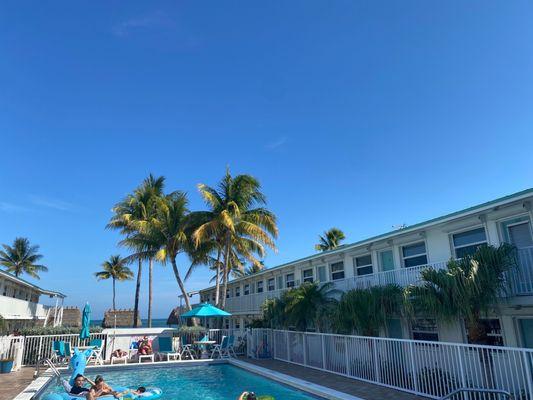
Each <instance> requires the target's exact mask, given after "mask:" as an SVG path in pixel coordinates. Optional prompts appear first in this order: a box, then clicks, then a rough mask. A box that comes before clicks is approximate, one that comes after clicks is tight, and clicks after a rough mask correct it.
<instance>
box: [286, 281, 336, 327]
mask: <svg viewBox="0 0 533 400" xmlns="http://www.w3.org/2000/svg"><path fill="white" fill-rule="evenodd" d="M331 286H332V285H331V283H327V284H323V285H319V284H318V283H316V282H314V283H311V282H305V283H304V284H303V285H301V286H300V287H298V288H296V289H293V290H290V291H289V293H290V296H288V301H287V303H286V306H285V312H286V314H287V320H288V322H289V323H290V324H291V325H293V326H295V327H296V329H297V330H299V331H305V330H307V328H308V327H309V325H310V324H312V325H314V326H315V327H317V328H318V327H319V326H320V325H321V324H320V323H319V321H318V317H319V316H320V315H323V313H324V312H325V311H326V309H331V308H332V306H333V305H334V304H335V303H336V301H335V300H334V299H333V298H332V297H331V295H332V291H331Z"/></svg>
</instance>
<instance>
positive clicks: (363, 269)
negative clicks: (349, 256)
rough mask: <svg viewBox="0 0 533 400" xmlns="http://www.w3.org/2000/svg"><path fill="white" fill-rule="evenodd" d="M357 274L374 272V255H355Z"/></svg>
mask: <svg viewBox="0 0 533 400" xmlns="http://www.w3.org/2000/svg"><path fill="white" fill-rule="evenodd" d="M353 260H354V265H355V275H369V274H371V273H372V272H373V270H372V256H371V255H370V254H367V255H364V256H359V257H355V258H354V259H353Z"/></svg>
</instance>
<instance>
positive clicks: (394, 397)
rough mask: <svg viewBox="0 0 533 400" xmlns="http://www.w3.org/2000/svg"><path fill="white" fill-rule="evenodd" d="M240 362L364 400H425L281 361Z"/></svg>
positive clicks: (246, 360)
mask: <svg viewBox="0 0 533 400" xmlns="http://www.w3.org/2000/svg"><path fill="white" fill-rule="evenodd" d="M241 360H242V361H245V362H248V363H250V364H254V365H258V366H260V367H263V368H268V369H271V370H273V371H278V372H281V373H282V374H286V375H290V376H293V377H295V378H299V379H303V380H306V381H309V382H313V383H317V384H319V385H322V386H326V387H328V388H331V389H334V390H338V391H339V392H344V393H347V394H350V395H352V396H356V397H359V398H361V399H365V400H384V399H387V400H388V399H390V400H427V398H426V397H421V396H415V395H414V394H410V393H406V392H402V391H400V390H394V389H389V388H386V387H383V386H379V385H374V384H371V383H367V382H362V381H358V380H356V379H350V378H345V377H344V376H340V375H336V374H331V373H329V372H324V371H319V370H316V369H312V368H306V367H302V366H299V365H295V364H290V363H286V362H283V361H278V360H272V359H264V360H254V359H251V358H241Z"/></svg>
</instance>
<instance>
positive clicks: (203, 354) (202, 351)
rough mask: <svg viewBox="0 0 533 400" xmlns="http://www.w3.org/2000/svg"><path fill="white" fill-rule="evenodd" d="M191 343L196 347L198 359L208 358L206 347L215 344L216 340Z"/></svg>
mask: <svg viewBox="0 0 533 400" xmlns="http://www.w3.org/2000/svg"><path fill="white" fill-rule="evenodd" d="M193 343H194V344H195V345H196V346H197V347H198V353H200V355H201V357H200V358H208V356H207V346H211V345H213V344H216V340H195V341H194V342H193ZM202 345H203V347H202Z"/></svg>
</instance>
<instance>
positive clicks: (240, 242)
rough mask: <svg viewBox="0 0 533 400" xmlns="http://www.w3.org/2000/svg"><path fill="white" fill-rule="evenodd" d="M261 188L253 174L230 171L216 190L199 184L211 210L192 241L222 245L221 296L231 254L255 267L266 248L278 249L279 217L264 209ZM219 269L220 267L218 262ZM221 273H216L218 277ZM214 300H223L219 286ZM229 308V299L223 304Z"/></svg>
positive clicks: (264, 200)
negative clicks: (235, 173) (238, 173)
mask: <svg viewBox="0 0 533 400" xmlns="http://www.w3.org/2000/svg"><path fill="white" fill-rule="evenodd" d="M260 189H261V185H260V184H259V181H257V180H256V179H255V178H254V177H252V176H250V175H237V176H236V177H232V176H231V174H230V172H229V169H228V170H227V171H226V175H225V176H224V177H223V178H222V180H221V182H220V183H219V184H218V187H217V188H212V187H210V186H207V185H205V184H199V185H198V190H199V191H200V194H201V195H202V197H203V198H204V200H205V202H206V204H207V206H208V207H209V211H206V212H205V213H204V218H205V220H206V222H205V223H203V224H201V225H200V226H199V227H198V229H196V230H195V232H194V234H193V238H194V240H195V243H196V244H197V245H198V244H199V243H201V242H202V241H205V240H215V241H216V242H217V243H218V244H219V249H218V250H219V252H218V251H217V253H218V254H217V261H218V260H220V258H221V257H223V259H224V265H223V270H222V274H221V275H222V282H223V288H222V293H224V294H225V293H226V291H227V286H228V276H229V274H230V272H231V260H232V259H233V258H234V256H233V255H232V252H235V253H236V254H237V255H238V256H239V257H243V258H245V259H246V260H248V261H249V262H251V263H252V264H259V260H258V259H257V258H256V257H255V255H258V256H259V257H261V258H262V257H264V255H265V247H264V246H265V245H266V246H268V247H270V248H272V249H275V245H274V239H275V238H276V237H277V235H278V228H277V226H276V216H275V215H274V214H273V213H272V212H270V211H269V210H267V209H266V208H264V206H265V205H266V198H265V196H264V194H263V193H262V192H261V190H260ZM215 265H216V267H217V268H218V266H219V265H220V263H219V262H217V263H216V264H215ZM219 275H220V273H219V271H218V270H217V273H216V276H219ZM215 291H216V294H215V297H216V298H218V299H220V294H219V291H220V287H219V284H218V280H217V284H216V288H215ZM220 304H221V306H222V308H224V307H225V305H226V296H225V295H223V296H222V300H221V301H220Z"/></svg>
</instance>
